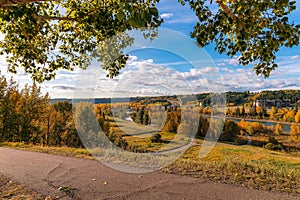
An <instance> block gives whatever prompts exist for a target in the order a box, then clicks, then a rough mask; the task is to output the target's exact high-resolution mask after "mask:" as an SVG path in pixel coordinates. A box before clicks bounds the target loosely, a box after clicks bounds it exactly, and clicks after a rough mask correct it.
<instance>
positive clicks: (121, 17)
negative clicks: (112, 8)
mask: <svg viewBox="0 0 300 200" xmlns="http://www.w3.org/2000/svg"><path fill="white" fill-rule="evenodd" d="M125 17H126V15H125V13H124V11H123V10H121V9H120V10H119V12H118V14H117V18H118V20H119V21H122V20H123V19H125Z"/></svg>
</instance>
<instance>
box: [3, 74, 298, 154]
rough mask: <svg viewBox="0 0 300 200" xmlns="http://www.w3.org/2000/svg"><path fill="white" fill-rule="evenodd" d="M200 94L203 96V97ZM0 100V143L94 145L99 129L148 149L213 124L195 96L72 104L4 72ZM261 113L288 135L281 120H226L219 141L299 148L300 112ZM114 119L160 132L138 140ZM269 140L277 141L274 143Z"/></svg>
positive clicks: (128, 145) (126, 145)
mask: <svg viewBox="0 0 300 200" xmlns="http://www.w3.org/2000/svg"><path fill="white" fill-rule="evenodd" d="M239 95H248V93H243V94H239ZM239 95H238V96H239ZM203 96H205V98H207V95H205V94H204V95H203ZM231 98H232V97H231ZM0 99H1V102H0V142H23V143H26V144H32V145H41V146H59V147H60V146H68V147H87V148H94V147H97V146H99V142H101V137H100V134H99V131H101V132H103V133H105V135H106V137H107V138H108V139H109V140H110V141H111V142H112V143H113V144H115V145H117V146H119V147H121V148H123V149H125V150H128V151H135V152H136V151H142V152H147V151H152V150H153V149H155V148H156V147H157V146H161V145H163V144H167V143H168V142H170V141H171V140H172V139H173V138H174V136H175V135H176V134H183V135H184V136H186V137H185V138H192V137H196V138H204V137H205V136H207V132H208V129H209V127H213V126H214V124H213V123H215V122H214V121H212V120H211V119H210V117H209V115H210V114H212V112H213V110H212V109H211V108H209V107H204V106H200V105H199V104H198V100H197V101H196V102H194V104H191V103H189V102H188V101H187V104H186V105H188V106H185V107H180V106H179V105H178V102H176V101H175V100H176V97H175V96H173V97H161V98H159V97H153V98H150V97H147V98H139V99H135V101H132V102H130V103H129V104H126V103H121V102H118V103H114V104H107V103H102V104H101V103H100V104H92V103H89V102H78V103H76V104H74V105H72V103H70V102H67V101H56V102H55V101H54V102H53V101H52V103H51V101H50V97H49V95H48V94H42V93H41V90H40V87H39V86H38V85H37V84H35V83H33V84H32V85H31V86H29V85H26V86H25V87H24V88H19V86H18V84H17V83H16V82H15V81H14V80H13V79H12V78H11V79H10V80H7V79H6V78H5V77H4V76H1V78H0ZM237 99H239V97H238V98H237ZM207 100H208V99H207ZM246 110H248V108H246V109H245V107H241V108H239V107H237V108H235V109H234V110H233V109H232V108H228V109H227V115H230V116H236V117H240V116H244V115H247V114H249V113H248V112H247V111H246ZM255 111H256V113H257V115H261V113H262V110H260V109H259V107H256V110H255ZM184 113H189V115H188V118H187V117H186V116H183V115H184ZM262 116H264V117H267V116H268V118H270V119H274V120H275V119H280V120H283V121H288V122H295V123H292V124H291V126H290V127H291V128H290V129H291V131H290V133H287V132H285V131H284V130H283V128H282V126H281V124H277V125H276V127H272V126H271V127H268V126H265V125H263V124H260V123H259V122H245V121H244V120H242V121H241V122H239V123H236V122H233V121H231V120H225V122H224V126H223V128H222V132H221V134H220V135H219V140H220V141H226V142H230V143H236V144H239V143H243V141H245V140H246V139H245V137H246V136H247V135H250V136H253V138H254V139H253V144H254V145H255V144H257V143H255V137H258V138H260V139H261V138H262V136H263V138H264V140H263V142H262V143H261V142H260V143H259V144H258V146H264V145H266V144H267V143H270V142H269V139H270V138H271V137H275V138H276V139H275V140H276V141H277V140H279V142H281V144H283V146H290V147H291V146H292V147H297V144H298V143H299V141H300V128H299V125H298V124H297V123H299V120H300V111H296V110H294V109H288V108H285V109H282V108H281V109H276V108H272V109H271V110H270V111H268V112H267V111H266V113H264V114H263V115H262ZM93 118H94V119H97V125H95V124H93V123H90V122H91V120H92V119H93ZM81 119H84V120H81ZM80 120H81V121H80ZM117 121H119V123H123V124H125V123H128V122H133V123H135V124H136V125H137V126H140V127H144V128H145V130H146V129H149V130H150V128H151V127H153V126H155V127H157V129H158V130H159V131H157V132H153V134H150V135H147V137H146V138H144V140H139V139H137V137H135V136H128V134H127V133H126V131H122V130H121V129H120V128H119V127H118V125H117ZM194 127H197V128H196V129H195V128H194ZM79 133H80V134H79ZM209 134H212V135H211V136H209V137H211V138H214V137H217V136H218V133H217V132H214V131H210V133H209ZM214 134H215V135H214ZM83 141H84V142H83ZM87 141H88V142H87ZM132 141H135V142H132ZM139 141H140V142H141V141H143V142H144V143H145V142H146V143H147V145H148V146H147V145H146V146H145V145H144V146H143V145H139ZM271 141H273V143H275V144H278V141H277V143H276V141H275V142H274V140H272V139H271ZM155 146H156V147H155ZM269 146H270V145H269ZM154 147H155V148H154ZM271 147H272V149H277V146H275V147H274V146H271ZM271 147H270V148H271Z"/></svg>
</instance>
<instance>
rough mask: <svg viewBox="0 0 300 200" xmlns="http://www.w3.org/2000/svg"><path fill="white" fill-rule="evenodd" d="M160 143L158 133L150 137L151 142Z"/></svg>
mask: <svg viewBox="0 0 300 200" xmlns="http://www.w3.org/2000/svg"><path fill="white" fill-rule="evenodd" d="M160 141H161V135H160V134H159V133H156V134H154V135H153V136H152V137H151V142H156V143H157V142H160Z"/></svg>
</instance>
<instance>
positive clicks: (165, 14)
mask: <svg viewBox="0 0 300 200" xmlns="http://www.w3.org/2000/svg"><path fill="white" fill-rule="evenodd" d="M173 16H174V14H173V13H163V14H161V15H160V17H161V18H163V19H169V18H171V17H173Z"/></svg>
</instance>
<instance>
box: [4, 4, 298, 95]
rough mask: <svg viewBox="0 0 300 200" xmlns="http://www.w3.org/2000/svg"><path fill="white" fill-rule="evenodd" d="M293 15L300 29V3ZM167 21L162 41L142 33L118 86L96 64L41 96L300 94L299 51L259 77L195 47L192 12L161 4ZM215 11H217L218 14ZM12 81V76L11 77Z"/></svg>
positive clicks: (63, 76)
mask: <svg viewBox="0 0 300 200" xmlns="http://www.w3.org/2000/svg"><path fill="white" fill-rule="evenodd" d="M297 6H298V7H297V11H295V12H294V13H293V14H292V15H291V19H292V20H294V21H295V23H300V20H299V19H298V18H299V17H297V16H299V14H300V2H299V1H297ZM158 8H159V11H160V15H161V17H162V18H163V19H164V24H163V25H162V29H160V30H159V37H158V39H157V40H154V42H150V41H149V40H144V39H142V37H141V35H140V34H139V33H138V32H132V33H130V34H131V35H132V36H134V37H135V38H136V43H135V45H134V46H133V47H130V48H128V49H126V53H129V54H130V60H129V62H128V67H127V68H125V69H124V70H122V72H121V74H120V75H119V76H118V77H117V78H115V79H114V80H109V79H107V78H106V76H105V74H106V72H104V71H102V70H99V65H100V63H97V62H93V63H92V65H91V66H90V67H89V69H88V70H86V71H84V70H79V69H76V70H75V71H74V72H69V71H64V70H61V71H60V72H59V73H57V76H56V79H55V80H51V81H49V82H45V83H43V84H41V88H42V92H43V93H46V92H49V93H50V96H51V97H52V98H63V97H65V98H74V97H75V98H76V97H85V98H91V97H108V98H109V97H121V96H127V97H128V96H145V95H149V96H152V95H165V94H188V93H199V92H222V91H246V90H250V91H262V90H274V89H300V68H299V66H300V47H294V48H282V49H281V51H280V52H279V53H278V54H277V62H278V63H279V68H278V69H277V70H276V71H274V72H272V74H271V76H270V78H268V79H265V78H263V77H259V76H256V74H255V73H254V72H253V71H252V66H251V65H250V66H246V67H245V66H240V65H238V62H237V58H236V57H234V58H231V57H228V56H226V55H219V54H218V53H217V52H216V51H214V47H213V45H210V46H207V47H205V48H204V49H200V48H198V47H196V45H195V43H194V41H193V40H192V39H191V38H190V37H189V33H190V32H191V31H192V30H193V26H194V24H195V22H196V21H197V18H196V17H195V16H194V14H193V12H192V11H191V10H190V9H189V6H188V5H186V6H184V7H183V6H181V5H180V4H178V3H177V1H174V0H161V2H160V3H159V5H158ZM213 9H214V8H213ZM6 66H7V64H6V62H5V59H4V57H0V68H1V72H2V74H3V73H4V72H6ZM5 75H6V76H7V77H10V76H11V74H9V73H6V74H5ZM14 77H15V79H16V80H17V82H18V83H19V84H20V86H21V87H22V86H23V85H24V84H25V83H31V80H30V78H29V76H28V75H26V74H25V73H23V72H22V71H20V73H19V74H18V75H14Z"/></svg>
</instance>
